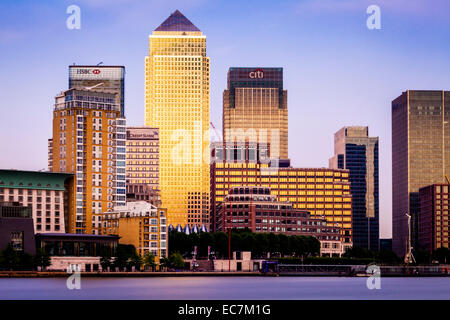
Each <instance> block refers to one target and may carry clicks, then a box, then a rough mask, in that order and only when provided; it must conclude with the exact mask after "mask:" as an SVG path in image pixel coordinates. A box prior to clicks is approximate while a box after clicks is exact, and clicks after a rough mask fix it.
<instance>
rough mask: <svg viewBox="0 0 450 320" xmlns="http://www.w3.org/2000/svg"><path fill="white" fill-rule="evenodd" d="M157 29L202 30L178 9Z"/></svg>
mask: <svg viewBox="0 0 450 320" xmlns="http://www.w3.org/2000/svg"><path fill="white" fill-rule="evenodd" d="M155 31H186V32H189V31H191V32H198V31H200V29H199V28H197V27H196V26H195V25H194V24H193V23H192V22H191V21H190V20H189V19H188V18H186V17H185V16H184V15H183V14H182V13H181V12H180V11H178V10H176V11H175V12H174V13H172V14H171V15H170V16H169V17H168V18H167V19H166V20H165V21H164V22H163V23H161V25H160V26H159V27H158V28H156V29H155Z"/></svg>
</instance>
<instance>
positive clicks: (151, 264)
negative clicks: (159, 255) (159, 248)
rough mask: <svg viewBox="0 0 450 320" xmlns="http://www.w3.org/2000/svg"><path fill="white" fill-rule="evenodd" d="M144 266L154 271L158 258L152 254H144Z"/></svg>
mask: <svg viewBox="0 0 450 320" xmlns="http://www.w3.org/2000/svg"><path fill="white" fill-rule="evenodd" d="M142 261H143V263H144V266H145V267H146V268H149V269H151V270H152V271H154V270H155V268H156V258H155V256H154V255H153V254H152V253H151V252H147V253H146V254H144V258H143V259H142Z"/></svg>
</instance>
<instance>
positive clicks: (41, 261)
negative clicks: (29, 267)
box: [33, 248, 51, 270]
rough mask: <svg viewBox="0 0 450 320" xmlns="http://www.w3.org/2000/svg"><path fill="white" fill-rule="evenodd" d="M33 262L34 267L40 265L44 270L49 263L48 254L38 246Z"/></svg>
mask: <svg viewBox="0 0 450 320" xmlns="http://www.w3.org/2000/svg"><path fill="white" fill-rule="evenodd" d="M33 264H34V266H35V267H41V268H42V269H43V270H45V268H47V267H48V266H50V264H51V262H50V255H49V254H48V253H46V252H45V251H44V250H42V249H41V248H39V249H38V250H37V252H36V255H35V256H34V257H33Z"/></svg>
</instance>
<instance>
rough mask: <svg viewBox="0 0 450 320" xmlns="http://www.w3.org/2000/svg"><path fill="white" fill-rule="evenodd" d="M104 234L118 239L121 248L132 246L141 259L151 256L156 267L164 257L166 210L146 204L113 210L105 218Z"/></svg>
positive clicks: (142, 202) (166, 242) (166, 241)
mask: <svg viewBox="0 0 450 320" xmlns="http://www.w3.org/2000/svg"><path fill="white" fill-rule="evenodd" d="M103 232H104V234H114V235H118V236H119V237H120V240H119V243H121V244H132V245H134V247H135V248H136V251H137V253H138V254H139V255H140V256H144V255H145V254H146V253H147V252H150V253H151V254H153V255H154V256H155V258H156V259H155V260H156V262H157V263H159V261H160V259H161V258H164V257H167V248H168V235H167V216H166V209H163V208H158V207H156V206H154V205H152V204H150V203H148V202H145V201H135V202H128V203H127V204H126V205H125V206H116V207H114V210H113V211H109V212H106V213H105V214H104V216H103Z"/></svg>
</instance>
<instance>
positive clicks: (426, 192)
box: [418, 183, 450, 253]
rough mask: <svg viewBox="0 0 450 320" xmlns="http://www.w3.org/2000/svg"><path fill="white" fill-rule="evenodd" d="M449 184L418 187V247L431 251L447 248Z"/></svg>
mask: <svg viewBox="0 0 450 320" xmlns="http://www.w3.org/2000/svg"><path fill="white" fill-rule="evenodd" d="M449 189H450V184H441V183H440V184H433V185H430V186H426V187H423V188H420V189H419V202H420V210H419V219H418V225H419V226H418V229H419V235H418V237H419V241H418V245H419V248H420V249H423V250H426V251H428V252H430V253H431V252H433V251H435V250H437V249H439V248H449V240H450V238H449V218H450V210H449V196H450V191H449Z"/></svg>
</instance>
